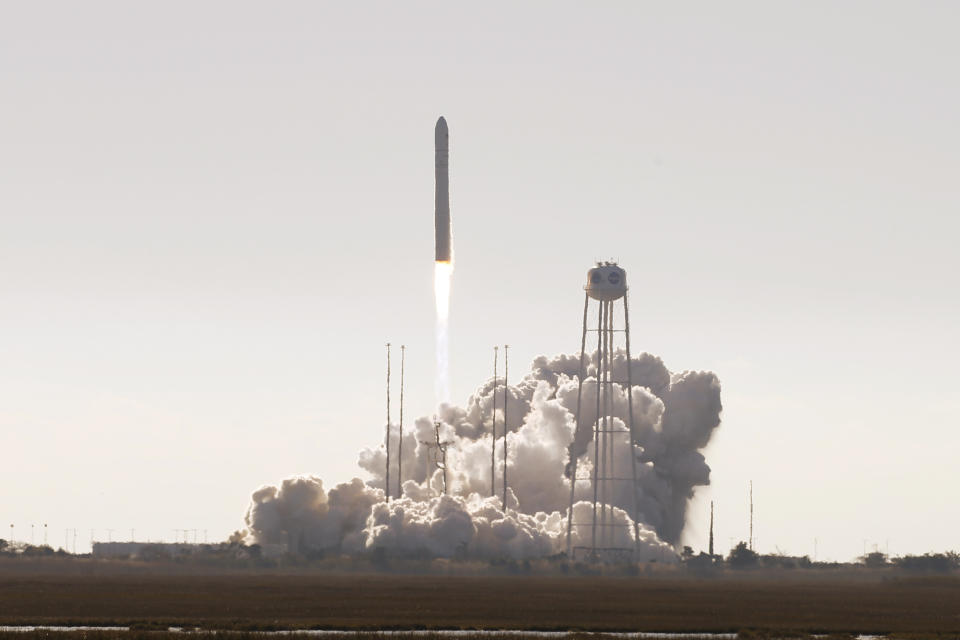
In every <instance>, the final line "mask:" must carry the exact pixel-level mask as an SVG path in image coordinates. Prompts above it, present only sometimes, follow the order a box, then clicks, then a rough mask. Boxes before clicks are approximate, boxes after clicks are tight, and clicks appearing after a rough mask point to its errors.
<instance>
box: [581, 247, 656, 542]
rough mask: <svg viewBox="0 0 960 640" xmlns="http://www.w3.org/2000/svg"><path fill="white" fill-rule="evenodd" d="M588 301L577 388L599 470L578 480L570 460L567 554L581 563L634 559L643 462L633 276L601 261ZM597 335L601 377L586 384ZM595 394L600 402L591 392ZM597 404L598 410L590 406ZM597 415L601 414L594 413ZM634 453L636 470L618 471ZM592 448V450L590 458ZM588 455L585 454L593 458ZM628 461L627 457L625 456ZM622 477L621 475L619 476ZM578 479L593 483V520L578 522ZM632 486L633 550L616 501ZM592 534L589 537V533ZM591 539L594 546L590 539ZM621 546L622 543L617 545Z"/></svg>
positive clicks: (590, 281) (590, 280)
mask: <svg viewBox="0 0 960 640" xmlns="http://www.w3.org/2000/svg"><path fill="white" fill-rule="evenodd" d="M584 290H585V291H586V296H584V301H583V332H582V336H581V339H580V374H579V376H578V379H579V382H578V387H577V407H576V415H577V423H576V424H577V432H578V433H579V432H580V430H581V428H582V427H584V426H586V427H587V428H589V425H584V420H586V419H588V417H593V416H596V422H594V424H593V435H592V445H593V446H592V449H593V465H592V470H591V472H590V475H589V476H586V475H585V476H584V477H581V478H578V477H577V466H578V461H579V460H578V457H577V456H573V455H571V460H570V508H569V510H568V511H567V555H568V556H570V557H571V558H575V557H576V556H577V555H578V554H581V555H583V554H585V555H587V556H588V558H589V559H591V560H602V559H605V560H610V559H633V558H634V556H635V552H636V550H637V545H638V540H639V526H638V524H637V522H638V519H639V504H640V503H639V497H640V496H639V492H638V491H637V457H636V454H635V452H634V451H633V443H634V442H635V441H636V435H635V431H634V424H633V381H632V379H631V371H630V369H631V367H630V366H629V365H630V312H629V308H628V306H627V272H626V271H624V270H623V269H622V268H621V267H620V266H618V265H617V264H616V263H615V262H598V263H597V265H596V266H595V267H593V268H592V269H590V270H589V271H588V272H587V284H586V286H585V287H584ZM591 299H592V300H595V301H597V305H596V306H597V321H596V329H591V328H589V325H590V324H592V323H590V322H589V317H590V300H591ZM618 300H622V301H623V304H622V309H623V327H622V328H620V329H618V328H616V326H615V322H614V313H615V306H616V302H617V301H618ZM588 331H596V333H597V351H596V354H597V355H596V376H595V377H594V378H593V379H589V380H585V379H584V378H585V377H586V375H587V365H588V364H590V360H589V357H588V356H587V354H586V349H587V332H588ZM618 333H622V334H623V336H624V339H623V349H624V351H625V355H626V366H624V367H622V369H623V371H624V372H623V374H622V375H623V376H624V377H625V378H626V379H623V380H617V379H615V378H614V376H613V369H614V367H613V363H614V357H615V356H616V350H617V348H618V344H617V342H618V341H617V340H616V334H618ZM584 385H587V388H588V395H587V397H586V398H585V397H584V393H583V390H584ZM591 388H592V389H595V397H592V396H591V394H590V393H589V390H590V389H591ZM617 393H622V394H623V395H624V396H625V397H626V400H627V403H626V404H627V416H626V418H627V419H626V420H625V421H624V425H623V426H621V425H619V424H617V423H615V422H614V411H613V400H614V397H615V394H617ZM591 401H593V402H595V406H594V407H589V405H588V404H587V403H589V402H591ZM594 410H595V411H594ZM623 447H626V451H628V452H629V454H628V457H629V458H630V469H629V470H627V469H622V470H620V469H617V468H616V465H615V460H616V451H617V449H618V448H621V449H620V450H621V451H623V449H622V448H623ZM589 450H590V447H589V446H588V447H587V454H589ZM587 454H585V455H587ZM621 458H622V456H621ZM618 473H619V474H620V475H618ZM577 480H589V481H590V486H591V490H592V494H593V501H592V502H593V513H592V516H590V517H589V518H588V519H587V520H585V521H584V520H583V519H582V518H581V519H580V520H579V521H577V522H574V519H573V505H574V502H575V499H574V492H575V488H576V481H577ZM627 483H629V487H630V488H629V489H628V490H627V494H628V495H629V496H631V502H632V504H630V505H629V507H630V508H628V509H627V511H628V515H629V516H630V517H631V518H632V519H633V531H632V532H631V531H628V534H632V535H631V536H629V537H631V538H632V546H629V547H626V546H624V545H623V543H622V540H623V539H624V537H623V536H619V535H617V534H616V530H617V528H621V529H622V528H624V527H626V528H629V527H630V525H629V524H628V523H626V522H623V521H620V522H617V521H616V520H615V518H614V511H613V509H614V496H616V495H618V494H620V495H623V487H624V485H625V484H627ZM574 527H576V528H577V533H578V534H579V535H578V538H579V539H580V540H581V544H580V545H578V546H576V547H574V546H573V544H572V534H573V529H574ZM587 531H589V535H586V532H587ZM586 539H589V541H590V543H589V545H587V544H584V540H586ZM618 539H619V540H620V542H617V540H618Z"/></svg>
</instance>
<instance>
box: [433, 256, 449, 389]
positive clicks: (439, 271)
mask: <svg viewBox="0 0 960 640" xmlns="http://www.w3.org/2000/svg"><path fill="white" fill-rule="evenodd" d="M452 275H453V263H452V262H437V263H436V264H435V266H434V272H433V293H434V297H435V298H436V302H437V388H436V393H437V406H439V405H440V404H441V403H448V402H450V345H449V338H450V333H449V316H450V284H451V281H452V277H451V276H452Z"/></svg>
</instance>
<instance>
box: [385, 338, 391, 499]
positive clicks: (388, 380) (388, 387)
mask: <svg viewBox="0 0 960 640" xmlns="http://www.w3.org/2000/svg"><path fill="white" fill-rule="evenodd" d="M385 476H386V478H385V481H386V483H385V485H384V486H385V487H386V490H387V502H390V343H389V342H388V343H387V471H386V474H385Z"/></svg>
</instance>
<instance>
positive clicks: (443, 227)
mask: <svg viewBox="0 0 960 640" xmlns="http://www.w3.org/2000/svg"><path fill="white" fill-rule="evenodd" d="M449 138H450V134H449V132H448V131H447V121H446V120H444V119H443V116H440V119H439V120H437V126H436V128H435V129H434V130H433V148H434V167H435V168H436V172H437V192H436V201H435V208H434V218H433V223H434V230H435V233H436V256H437V257H436V261H437V262H450V261H451V260H452V259H453V251H452V250H451V244H452V243H451V241H450V181H449V177H448V175H447V169H448V165H449V159H450V147H449Z"/></svg>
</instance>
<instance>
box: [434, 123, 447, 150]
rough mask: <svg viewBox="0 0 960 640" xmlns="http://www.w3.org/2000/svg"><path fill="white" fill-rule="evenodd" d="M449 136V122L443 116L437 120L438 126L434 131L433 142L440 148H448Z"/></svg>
mask: <svg viewBox="0 0 960 640" xmlns="http://www.w3.org/2000/svg"><path fill="white" fill-rule="evenodd" d="M447 136H448V133H447V121H446V120H445V119H444V118H443V116H440V119H439V120H437V126H436V128H435V129H434V130H433V141H434V144H436V146H438V147H446V146H447Z"/></svg>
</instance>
